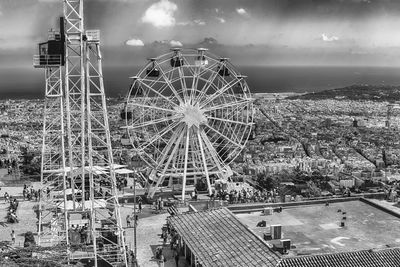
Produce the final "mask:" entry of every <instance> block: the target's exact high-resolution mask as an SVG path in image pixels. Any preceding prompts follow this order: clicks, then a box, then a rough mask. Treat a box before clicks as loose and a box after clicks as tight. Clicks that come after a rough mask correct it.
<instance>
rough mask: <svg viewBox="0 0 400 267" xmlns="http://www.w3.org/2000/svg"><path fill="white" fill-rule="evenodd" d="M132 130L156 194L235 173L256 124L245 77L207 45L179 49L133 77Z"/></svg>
mask: <svg viewBox="0 0 400 267" xmlns="http://www.w3.org/2000/svg"><path fill="white" fill-rule="evenodd" d="M132 79H133V83H132V85H131V88H130V91H129V94H128V97H127V103H126V110H125V112H126V116H125V117H126V128H127V132H128V135H129V139H130V142H131V143H132V146H133V148H134V151H135V152H136V153H137V154H139V155H140V157H141V158H142V159H143V160H144V161H145V162H146V163H147V164H148V166H149V167H150V169H151V173H150V175H149V180H150V181H151V185H150V188H149V197H153V195H154V193H155V192H156V190H157V188H159V187H160V186H170V187H175V188H179V186H181V187H182V198H184V196H185V187H186V185H187V184H194V183H196V182H197V181H198V180H199V179H202V180H203V182H205V183H206V185H207V187H208V191H209V193H210V194H211V183H212V180H213V179H214V178H219V179H227V177H229V176H230V175H231V174H232V171H231V169H230V168H229V166H228V164H229V163H231V162H232V161H233V160H234V159H235V158H236V156H237V155H238V154H239V153H240V151H241V150H242V149H243V148H244V146H245V144H246V142H247V140H248V138H249V135H250V134H251V129H252V126H253V101H252V98H251V95H250V91H249V87H248V85H247V83H246V81H245V76H243V75H240V74H239V73H238V72H237V70H236V69H235V68H234V67H233V65H232V64H231V63H230V62H229V60H228V59H227V58H218V57H216V56H215V55H212V54H211V53H209V52H208V51H207V49H202V48H199V49H197V50H194V49H190V50H189V49H185V50H181V49H172V52H170V53H168V54H165V55H162V56H159V57H157V58H152V59H150V60H149V62H148V64H147V65H146V66H145V67H144V68H143V69H142V70H141V71H139V73H138V75H137V76H135V77H132Z"/></svg>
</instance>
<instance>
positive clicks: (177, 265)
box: [174, 248, 179, 267]
mask: <svg viewBox="0 0 400 267" xmlns="http://www.w3.org/2000/svg"><path fill="white" fill-rule="evenodd" d="M174 259H175V266H176V267H179V252H178V248H176V249H174Z"/></svg>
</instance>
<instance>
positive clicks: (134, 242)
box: [133, 170, 137, 267]
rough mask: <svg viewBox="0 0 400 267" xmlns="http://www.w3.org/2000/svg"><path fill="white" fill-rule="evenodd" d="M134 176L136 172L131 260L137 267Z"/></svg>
mask: <svg viewBox="0 0 400 267" xmlns="http://www.w3.org/2000/svg"><path fill="white" fill-rule="evenodd" d="M136 175H137V171H136V170H135V171H134V173H133V220H134V225H133V247H134V258H133V266H135V267H136V266H137V244H136V226H137V220H136Z"/></svg>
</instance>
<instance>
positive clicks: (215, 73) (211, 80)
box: [196, 71, 218, 101]
mask: <svg viewBox="0 0 400 267" xmlns="http://www.w3.org/2000/svg"><path fill="white" fill-rule="evenodd" d="M217 76H218V71H213V73H212V75H211V77H210V78H209V79H207V81H206V83H205V84H204V86H203V87H202V88H201V91H200V94H199V96H198V97H197V98H196V101H200V99H201V98H202V97H204V96H205V95H207V91H208V89H209V88H210V87H211V85H212V84H213V83H214V81H215V79H216V78H217Z"/></svg>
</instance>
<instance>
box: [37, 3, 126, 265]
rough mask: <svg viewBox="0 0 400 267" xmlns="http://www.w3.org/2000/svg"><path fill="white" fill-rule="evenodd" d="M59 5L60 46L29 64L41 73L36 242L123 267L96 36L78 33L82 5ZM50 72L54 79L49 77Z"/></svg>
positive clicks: (42, 48) (44, 50)
mask: <svg viewBox="0 0 400 267" xmlns="http://www.w3.org/2000/svg"><path fill="white" fill-rule="evenodd" d="M63 6H64V20H65V22H63V23H62V24H61V29H60V34H59V35H60V36H61V37H60V38H59V39H60V42H61V43H60V48H56V47H57V45H54V44H53V43H52V42H50V41H49V42H48V43H47V47H46V45H43V44H40V45H39V52H40V55H39V56H35V59H36V61H35V62H34V65H35V67H44V68H45V69H46V107H45V112H44V126H43V148H42V175H41V182H42V190H41V191H42V193H41V198H40V204H39V227H38V236H39V240H38V241H39V244H40V245H42V246H51V245H55V244H63V245H65V246H66V258H67V261H69V262H71V261H82V262H84V263H86V264H89V265H88V266H127V265H128V261H127V255H126V254H127V253H126V249H125V240H124V230H123V227H122V221H121V215H120V205H119V203H118V191H117V186H116V178H115V172H114V163H113V156H112V148H111V137H110V130H109V124H108V117H107V108H106V98H105V93H104V83H103V73H102V57H101V52H100V32H99V31H98V30H92V31H85V30H84V16H83V0H64V1H63ZM64 29H65V33H64ZM54 54H58V58H60V60H59V61H60V62H59V64H56V66H53V65H52V64H49V63H47V62H45V61H43V60H42V61H41V60H40V59H43V58H44V59H47V58H52V57H54V56H55V55H54ZM38 59H39V60H38ZM64 63H65V68H63V67H62V66H63V65H64ZM63 69H64V72H63ZM55 70H56V71H57V73H58V74H57V82H53V80H52V78H51V77H53V76H55V74H53V73H54V72H55ZM63 80H64V83H65V86H64V87H63V85H62V82H63ZM53 102H54V103H55V104H53ZM64 106H65V108H64ZM78 229H79V230H78Z"/></svg>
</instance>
